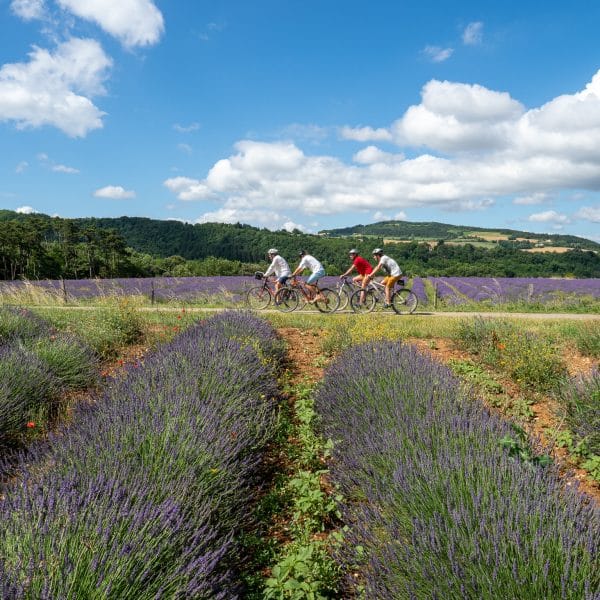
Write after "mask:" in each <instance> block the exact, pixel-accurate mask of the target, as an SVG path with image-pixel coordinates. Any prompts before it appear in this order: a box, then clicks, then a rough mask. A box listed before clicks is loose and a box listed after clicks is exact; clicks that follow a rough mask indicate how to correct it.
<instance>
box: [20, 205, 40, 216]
mask: <svg viewBox="0 0 600 600" xmlns="http://www.w3.org/2000/svg"><path fill="white" fill-rule="evenodd" d="M15 212H17V213H20V214H22V215H34V214H36V213H37V210H35V208H33V207H32V206H19V208H17V209H15Z"/></svg>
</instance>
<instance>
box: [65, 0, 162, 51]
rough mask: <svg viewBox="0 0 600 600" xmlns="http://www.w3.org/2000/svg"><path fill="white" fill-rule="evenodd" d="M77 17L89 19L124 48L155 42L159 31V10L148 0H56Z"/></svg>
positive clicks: (159, 33) (160, 24)
mask: <svg viewBox="0 0 600 600" xmlns="http://www.w3.org/2000/svg"><path fill="white" fill-rule="evenodd" d="M57 2H58V4H59V5H60V6H61V7H62V8H64V9H65V10H68V11H69V12H71V13H72V14H74V15H76V16H77V17H79V18H81V19H85V20H88V21H93V22H94V23H96V24H97V25H99V26H100V27H101V28H102V29H104V31H106V32H107V33H109V34H110V35H112V36H114V37H116V38H117V39H119V40H120V41H121V43H122V44H123V45H125V46H127V47H134V46H149V45H152V44H156V43H157V42H158V41H159V39H160V37H161V35H162V33H163V31H164V27H165V26H164V20H163V16H162V13H161V12H160V10H158V8H156V6H155V4H154V2H152V1H151V0H57Z"/></svg>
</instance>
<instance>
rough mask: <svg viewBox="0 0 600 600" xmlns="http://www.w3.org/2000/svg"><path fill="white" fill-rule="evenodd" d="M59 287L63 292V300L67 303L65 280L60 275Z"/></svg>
mask: <svg viewBox="0 0 600 600" xmlns="http://www.w3.org/2000/svg"><path fill="white" fill-rule="evenodd" d="M60 289H61V290H62V294H63V302H64V303H65V304H67V303H68V301H69V297H68V296H67V286H66V284H65V280H64V279H63V278H62V277H61V278H60Z"/></svg>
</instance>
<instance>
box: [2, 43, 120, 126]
mask: <svg viewBox="0 0 600 600" xmlns="http://www.w3.org/2000/svg"><path fill="white" fill-rule="evenodd" d="M29 58H30V60H29V62H27V63H11V64H5V65H3V66H2V68H1V69H0V121H14V122H15V123H16V125H17V127H19V128H33V127H41V126H44V125H51V126H54V127H57V128H58V129H60V130H62V131H64V132H65V133H66V134H67V135H69V136H71V137H84V136H85V135H86V134H87V133H88V132H89V131H91V130H92V129H97V128H100V127H102V116H103V115H104V113H103V112H102V111H100V110H99V109H98V108H97V107H96V106H95V105H94V104H93V103H92V101H91V100H90V98H89V97H93V96H95V95H100V94H104V93H105V89H104V81H105V79H106V77H107V71H108V69H109V68H110V66H111V65H112V61H111V60H110V58H108V57H107V56H106V54H104V52H103V50H102V48H101V47H100V45H99V44H98V42H96V41H94V40H85V39H77V38H72V39H70V40H68V41H67V42H64V43H62V44H60V45H59V46H57V48H56V50H55V52H54V53H51V52H49V51H48V50H45V49H42V48H38V47H34V48H33V50H32V51H31V53H30V54H29ZM88 96H89V97H88Z"/></svg>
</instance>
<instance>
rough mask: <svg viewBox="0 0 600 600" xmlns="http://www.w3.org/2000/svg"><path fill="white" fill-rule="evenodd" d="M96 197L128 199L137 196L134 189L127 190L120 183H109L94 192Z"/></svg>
mask: <svg viewBox="0 0 600 600" xmlns="http://www.w3.org/2000/svg"><path fill="white" fill-rule="evenodd" d="M94 197H95V198H110V199H111V200H127V199H129V198H135V192H134V191H133V190H126V189H125V188H123V187H121V186H120V185H107V186H106V187H103V188H100V189H98V190H96V191H95V192H94Z"/></svg>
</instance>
